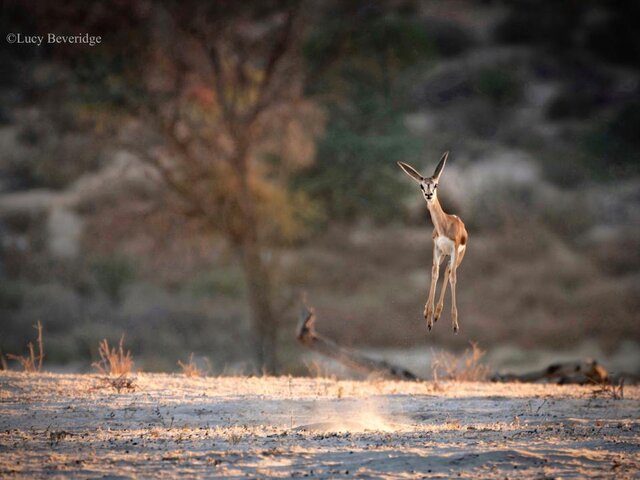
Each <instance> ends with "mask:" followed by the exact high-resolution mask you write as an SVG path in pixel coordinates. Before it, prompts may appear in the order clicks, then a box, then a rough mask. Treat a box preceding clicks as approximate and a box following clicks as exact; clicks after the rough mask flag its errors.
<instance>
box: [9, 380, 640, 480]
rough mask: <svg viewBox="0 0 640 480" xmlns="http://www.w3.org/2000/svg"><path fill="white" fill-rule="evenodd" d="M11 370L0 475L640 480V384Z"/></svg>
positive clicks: (52, 476) (26, 476)
mask: <svg viewBox="0 0 640 480" xmlns="http://www.w3.org/2000/svg"><path fill="white" fill-rule="evenodd" d="M134 386H135V390H133V391H132V390H123V391H121V392H120V393H118V392H116V391H115V390H114V389H113V388H112V387H111V386H110V385H109V384H108V383H106V382H105V381H103V380H101V378H100V377H98V376H96V375H66V374H39V375H28V374H21V373H13V372H0V478H41V477H48V478H58V477H60V478H65V477H78V478H112V479H114V478H149V477H160V478H165V477H166V478H169V477H181V478H196V477H197V478H202V477H224V478H247V477H248V478H265V477H318V478H347V477H357V478H380V477H384V478H425V477H426V478H451V477H461V478H560V477H562V478H571V477H587V476H589V477H598V478H601V477H611V478H639V477H640V419H639V418H638V416H639V413H640V387H627V388H626V389H625V391H624V397H625V398H624V399H623V400H615V399H613V398H611V396H610V395H608V394H602V393H600V394H594V391H595V390H596V388H595V387H576V386H554V385H520V384H491V383H448V382H443V383H440V384H439V385H434V384H433V383H406V382H390V381H375V380H373V381H363V382H355V381H336V380H332V379H310V378H287V377H279V378H269V377H267V378H264V377H262V378H255V377H252V378H248V377H222V378H195V379H188V378H185V377H183V376H180V375H163V374H138V375H137V376H136V377H135V380H134Z"/></svg>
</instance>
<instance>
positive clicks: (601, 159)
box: [583, 101, 640, 179]
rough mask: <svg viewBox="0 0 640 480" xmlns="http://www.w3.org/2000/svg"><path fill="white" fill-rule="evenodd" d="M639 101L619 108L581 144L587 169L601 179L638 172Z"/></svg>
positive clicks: (639, 141) (639, 164) (639, 161)
mask: <svg viewBox="0 0 640 480" xmlns="http://www.w3.org/2000/svg"><path fill="white" fill-rule="evenodd" d="M638 125H640V101H635V102H630V103H627V104H625V105H623V106H622V107H621V108H620V109H619V110H618V111H617V113H616V114H615V115H613V117H612V118H611V119H610V120H608V121H605V122H604V123H602V124H600V125H599V126H598V127H596V128H594V129H593V130H591V131H590V132H589V133H588V134H587V135H586V136H585V137H584V141H583V148H584V149H585V152H586V153H587V154H588V155H589V157H588V158H587V162H588V163H587V167H590V168H591V170H592V171H593V172H594V173H595V174H598V175H600V176H601V177H603V178H607V179H611V178H623V177H625V176H627V175H637V174H638V173H640V136H638Z"/></svg>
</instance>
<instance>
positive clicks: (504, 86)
mask: <svg viewBox="0 0 640 480" xmlns="http://www.w3.org/2000/svg"><path fill="white" fill-rule="evenodd" d="M474 90H475V91H476V92H478V93H480V94H481V95H484V96H485V97H487V98H488V99H490V100H491V101H492V102H493V103H495V104H497V105H508V104H513V103H515V102H516V101H518V100H519V99H520V97H521V96H522V86H521V83H520V81H519V80H518V78H517V77H516V76H515V74H514V73H513V72H512V71H511V70H509V69H507V68H504V67H488V68H484V69H482V70H480V71H479V72H478V73H477V76H476V79H475V81H474Z"/></svg>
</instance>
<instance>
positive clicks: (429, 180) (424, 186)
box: [398, 152, 449, 204]
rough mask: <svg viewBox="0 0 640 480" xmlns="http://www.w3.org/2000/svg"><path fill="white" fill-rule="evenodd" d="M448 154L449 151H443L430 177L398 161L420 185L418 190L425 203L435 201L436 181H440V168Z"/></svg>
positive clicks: (436, 196) (442, 168)
mask: <svg viewBox="0 0 640 480" xmlns="http://www.w3.org/2000/svg"><path fill="white" fill-rule="evenodd" d="M448 156H449V152H444V154H443V155H442V158H440V162H439V163H438V166H437V167H436V169H435V171H434V172H433V175H432V176H431V177H423V176H422V175H420V173H419V172H418V171H417V170H416V169H415V168H413V167H412V166H411V165H409V164H407V163H404V162H398V165H399V166H400V168H401V169H402V170H403V171H404V173H406V174H407V175H409V176H410V177H411V178H413V179H414V180H415V181H416V182H418V184H419V185H420V190H422V196H423V197H424V199H425V200H426V201H427V204H429V203H431V202H433V201H435V200H436V199H437V198H438V194H437V189H438V182H439V181H440V175H442V170H444V166H445V164H446V163H447V157H448Z"/></svg>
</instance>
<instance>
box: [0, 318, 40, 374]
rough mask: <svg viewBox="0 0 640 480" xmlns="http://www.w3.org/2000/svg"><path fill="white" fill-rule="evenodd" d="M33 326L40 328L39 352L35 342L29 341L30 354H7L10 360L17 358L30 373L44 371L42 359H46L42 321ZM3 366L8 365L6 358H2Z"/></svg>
mask: <svg viewBox="0 0 640 480" xmlns="http://www.w3.org/2000/svg"><path fill="white" fill-rule="evenodd" d="M33 328H35V329H37V330H38V338H37V340H36V341H37V344H38V354H37V355H36V352H35V349H34V347H33V342H29V343H28V345H27V348H28V349H29V355H27V356H24V355H13V354H12V353H8V354H7V358H8V359H9V360H16V361H17V362H19V363H20V365H22V369H23V370H24V371H25V372H29V373H37V372H40V371H42V360H43V359H44V346H43V343H42V323H40V321H38V324H37V325H34V326H33ZM2 363H3V367H6V363H5V362H4V359H3V360H2Z"/></svg>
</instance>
